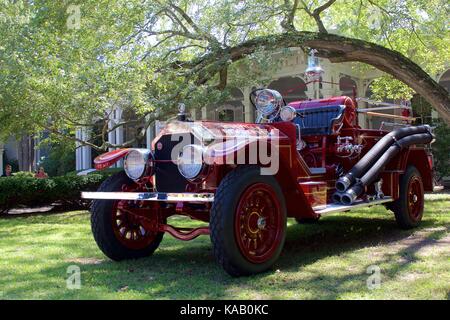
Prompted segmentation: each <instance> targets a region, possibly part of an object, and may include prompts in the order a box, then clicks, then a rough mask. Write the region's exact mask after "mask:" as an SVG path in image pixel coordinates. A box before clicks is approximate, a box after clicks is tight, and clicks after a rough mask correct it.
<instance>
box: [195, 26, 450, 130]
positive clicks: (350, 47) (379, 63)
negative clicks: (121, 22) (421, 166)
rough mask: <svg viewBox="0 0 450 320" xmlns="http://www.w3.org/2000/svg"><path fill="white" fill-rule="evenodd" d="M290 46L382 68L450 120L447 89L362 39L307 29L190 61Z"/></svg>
mask: <svg viewBox="0 0 450 320" xmlns="http://www.w3.org/2000/svg"><path fill="white" fill-rule="evenodd" d="M289 47H302V48H306V47H310V48H314V49H317V50H318V51H319V53H318V56H321V57H325V58H328V59H329V60H330V61H331V62H349V61H357V62H363V63H366V64H369V65H371V66H373V67H375V68H377V69H379V70H382V71H384V72H386V73H388V74H390V75H392V76H393V77H394V78H397V79H399V80H401V81H403V82H404V83H405V84H407V85H408V86H410V87H411V88H412V89H414V90H415V91H416V92H417V93H418V94H420V95H421V96H422V97H423V98H424V99H426V100H427V101H428V102H429V103H430V104H431V105H432V106H433V107H434V108H435V109H436V111H437V112H438V113H439V115H440V117H441V118H442V119H443V120H444V121H445V122H446V123H447V124H450V97H449V94H448V92H447V90H445V89H444V88H443V87H442V86H440V85H439V84H438V83H437V82H436V81H434V80H433V79H432V78H431V77H430V76H429V75H428V74H427V73H426V72H425V71H424V70H422V68H420V67H419V66H418V65H417V64H416V63H414V62H413V61H411V60H410V59H408V58H406V57H405V56H404V55H402V54H401V53H399V52H396V51H393V50H390V49H387V48H385V47H382V46H379V45H377V44H374V43H370V42H367V41H363V40H359V39H352V38H346V37H341V36H338V35H334V34H326V33H317V32H307V31H298V32H289V33H283V34H279V35H269V36H262V37H258V38H255V39H252V40H249V41H246V42H243V43H241V44H239V45H237V46H235V47H230V48H226V49H223V50H220V51H214V52H212V53H210V54H208V55H205V56H203V57H201V58H199V59H197V60H194V61H193V62H191V63H189V65H195V66H200V65H201V66H203V67H206V66H211V65H212V64H214V62H217V61H218V60H220V59H223V57H224V56H228V57H229V59H230V60H231V61H233V62H234V61H237V60H240V59H242V58H244V57H246V56H247V55H249V54H252V53H253V52H255V51H256V50H258V49H260V48H265V49H278V48H289ZM221 67H223V66H221ZM217 71H219V70H217ZM206 81H207V80H203V82H206Z"/></svg>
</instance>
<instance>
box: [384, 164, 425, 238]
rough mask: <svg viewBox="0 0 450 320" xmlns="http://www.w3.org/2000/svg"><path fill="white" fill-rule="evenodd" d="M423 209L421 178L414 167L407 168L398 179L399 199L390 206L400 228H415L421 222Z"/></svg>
mask: <svg viewBox="0 0 450 320" xmlns="http://www.w3.org/2000/svg"><path fill="white" fill-rule="evenodd" d="M423 207H424V190H423V183H422V176H421V175H420V173H419V171H418V170H417V169H416V168H415V167H414V166H409V167H408V168H407V169H406V171H405V173H404V174H403V175H402V176H401V178H400V197H399V198H398V199H397V200H396V201H395V202H394V203H393V204H392V206H391V209H392V211H394V214H395V220H396V221H397V224H398V225H399V226H400V228H402V229H411V228H414V227H417V226H418V225H419V223H420V221H421V220H422V216H423Z"/></svg>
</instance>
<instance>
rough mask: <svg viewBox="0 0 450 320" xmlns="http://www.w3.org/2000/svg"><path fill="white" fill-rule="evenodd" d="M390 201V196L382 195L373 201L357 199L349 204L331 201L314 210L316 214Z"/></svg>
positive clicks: (348, 209)
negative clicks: (382, 196) (324, 206)
mask: <svg viewBox="0 0 450 320" xmlns="http://www.w3.org/2000/svg"><path fill="white" fill-rule="evenodd" d="M392 201H393V200H392V197H384V198H382V199H377V200H373V201H364V200H358V201H355V203H353V204H351V205H345V204H336V203H331V204H328V205H327V206H326V208H323V209H319V210H315V212H316V213H317V214H320V215H324V214H328V213H333V212H341V211H350V210H353V209H357V208H364V207H370V206H374V205H377V204H382V203H386V202H392Z"/></svg>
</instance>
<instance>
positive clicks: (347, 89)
mask: <svg viewBox="0 0 450 320" xmlns="http://www.w3.org/2000/svg"><path fill="white" fill-rule="evenodd" d="M339 90H341V91H342V95H343V96H349V97H353V90H355V92H356V90H357V86H356V82H355V81H354V80H353V79H352V78H350V77H349V76H343V77H342V78H340V79H339Z"/></svg>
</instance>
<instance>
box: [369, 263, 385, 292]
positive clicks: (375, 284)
mask: <svg viewBox="0 0 450 320" xmlns="http://www.w3.org/2000/svg"><path fill="white" fill-rule="evenodd" d="M367 274H370V276H369V277H368V278H367V281H366V283H367V289H369V290H374V289H379V288H380V287H381V268H380V267H379V266H377V265H371V266H369V267H368V268H367Z"/></svg>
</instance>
